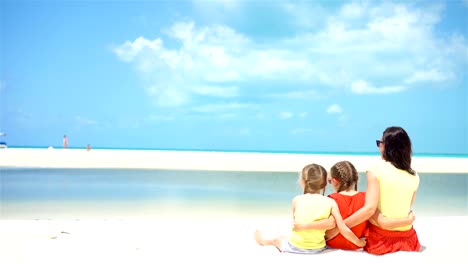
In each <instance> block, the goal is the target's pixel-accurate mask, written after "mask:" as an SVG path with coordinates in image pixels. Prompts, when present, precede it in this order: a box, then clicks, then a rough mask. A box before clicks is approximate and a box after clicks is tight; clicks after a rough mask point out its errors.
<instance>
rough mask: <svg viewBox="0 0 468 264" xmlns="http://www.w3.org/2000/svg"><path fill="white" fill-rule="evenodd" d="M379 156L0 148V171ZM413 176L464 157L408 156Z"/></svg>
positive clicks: (359, 162) (283, 167)
mask: <svg viewBox="0 0 468 264" xmlns="http://www.w3.org/2000/svg"><path fill="white" fill-rule="evenodd" d="M379 159H380V157H379V156H378V155H374V156H372V155H331V154H330V155H325V154H284V153H254V152H252V153H245V152H244V153H241V152H198V151H168V150H105V149H93V150H91V151H86V150H85V149H32V148H31V149H28V148H8V149H0V168H1V167H38V168H141V169H179V170H220V171H277V172H299V171H300V170H301V169H302V168H303V167H304V166H305V165H306V164H309V163H318V164H321V165H322V166H324V167H325V168H330V167H331V166H333V164H334V163H336V162H338V161H341V160H348V161H350V162H352V163H353V164H354V165H355V167H356V169H357V170H358V171H360V172H363V171H365V170H366V168H367V167H368V166H369V164H372V163H373V162H375V161H377V160H379ZM413 168H414V169H415V170H416V171H418V172H433V173H438V172H443V173H468V158H466V157H465V158H446V157H413Z"/></svg>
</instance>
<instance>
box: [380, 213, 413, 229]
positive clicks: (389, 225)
mask: <svg viewBox="0 0 468 264" xmlns="http://www.w3.org/2000/svg"><path fill="white" fill-rule="evenodd" d="M372 219H374V220H375V221H376V222H377V224H378V225H379V226H380V227H382V228H383V229H387V230H388V229H393V228H397V227H402V226H409V225H412V224H413V222H414V219H415V217H414V214H413V212H410V213H409V214H408V217H404V218H393V219H392V218H387V217H385V216H384V215H383V214H381V213H380V212H379V210H376V211H375V214H374V215H373V216H372Z"/></svg>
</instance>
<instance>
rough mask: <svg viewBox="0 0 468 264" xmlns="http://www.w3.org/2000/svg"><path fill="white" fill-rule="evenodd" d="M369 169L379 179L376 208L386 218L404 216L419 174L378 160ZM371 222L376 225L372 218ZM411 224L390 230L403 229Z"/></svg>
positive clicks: (408, 227) (406, 213) (409, 204)
mask: <svg viewBox="0 0 468 264" xmlns="http://www.w3.org/2000/svg"><path fill="white" fill-rule="evenodd" d="M369 171H371V172H372V173H373V174H374V175H375V177H376V178H377V179H378V180H379V185H380V198H379V203H378V207H377V208H378V210H379V211H380V212H381V213H382V214H383V215H384V216H385V217H388V218H404V217H407V216H408V213H409V211H410V210H411V201H412V199H413V195H414V193H415V192H416V190H417V189H418V186H419V176H418V175H417V174H416V175H411V174H409V173H408V172H407V171H404V170H400V169H397V168H395V167H394V166H393V165H392V164H391V163H390V162H385V161H382V162H379V163H377V164H375V165H374V166H372V167H371V168H370V169H369ZM370 221H371V223H373V224H374V225H377V224H376V223H375V221H374V220H372V219H371V220H370ZM409 229H411V226H404V227H400V228H395V229H392V230H398V231H405V230H409Z"/></svg>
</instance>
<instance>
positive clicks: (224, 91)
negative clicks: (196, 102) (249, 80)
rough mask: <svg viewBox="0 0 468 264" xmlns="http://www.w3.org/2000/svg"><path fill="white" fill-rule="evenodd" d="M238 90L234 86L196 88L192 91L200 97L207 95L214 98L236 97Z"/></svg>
mask: <svg viewBox="0 0 468 264" xmlns="http://www.w3.org/2000/svg"><path fill="white" fill-rule="evenodd" d="M238 90H239V88H238V87H236V86H224V87H222V86H198V87H194V88H193V91H194V92H195V93H197V94H200V95H209V96H214V97H237V96H238V95H239V94H238Z"/></svg>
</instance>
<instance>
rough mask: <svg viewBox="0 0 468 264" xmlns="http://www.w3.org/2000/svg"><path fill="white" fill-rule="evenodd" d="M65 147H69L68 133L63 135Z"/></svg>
mask: <svg viewBox="0 0 468 264" xmlns="http://www.w3.org/2000/svg"><path fill="white" fill-rule="evenodd" d="M63 148H68V138H67V135H63Z"/></svg>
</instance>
